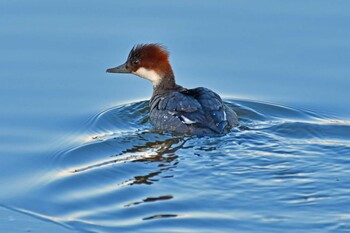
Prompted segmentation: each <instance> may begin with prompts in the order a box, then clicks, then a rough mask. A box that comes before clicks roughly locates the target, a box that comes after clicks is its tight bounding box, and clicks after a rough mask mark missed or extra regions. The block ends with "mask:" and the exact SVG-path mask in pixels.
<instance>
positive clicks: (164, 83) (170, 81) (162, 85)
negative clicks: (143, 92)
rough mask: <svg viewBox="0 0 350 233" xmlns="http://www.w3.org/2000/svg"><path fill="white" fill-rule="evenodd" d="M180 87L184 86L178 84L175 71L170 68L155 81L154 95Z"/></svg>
mask: <svg viewBox="0 0 350 233" xmlns="http://www.w3.org/2000/svg"><path fill="white" fill-rule="evenodd" d="M180 88H182V87H181V86H179V85H177V84H176V81H175V76H174V73H173V71H172V70H171V69H170V70H169V71H168V72H166V73H164V74H162V75H161V78H160V79H159V82H158V83H153V96H155V95H159V94H163V93H166V92H169V91H172V90H178V89H180Z"/></svg>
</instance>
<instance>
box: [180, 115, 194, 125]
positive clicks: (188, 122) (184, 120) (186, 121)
mask: <svg viewBox="0 0 350 233" xmlns="http://www.w3.org/2000/svg"><path fill="white" fill-rule="evenodd" d="M180 119H182V120H181V121H182V122H183V123H185V124H187V125H190V124H194V123H197V122H196V121H192V120H190V119H188V118H187V117H185V116H184V115H181V116H180Z"/></svg>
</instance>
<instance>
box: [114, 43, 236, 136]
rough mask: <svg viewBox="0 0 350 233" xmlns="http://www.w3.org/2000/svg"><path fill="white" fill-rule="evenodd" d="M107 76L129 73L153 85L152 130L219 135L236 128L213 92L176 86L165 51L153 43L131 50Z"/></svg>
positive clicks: (226, 110) (230, 112)
mask: <svg viewBox="0 0 350 233" xmlns="http://www.w3.org/2000/svg"><path fill="white" fill-rule="evenodd" d="M107 72H111V73H133V74H136V75H138V76H140V77H142V78H146V79H148V80H150V81H151V82H152V83H153V95H152V98H151V100H150V102H149V105H150V120H151V122H152V124H153V125H154V126H155V128H157V129H159V130H164V131H170V132H174V133H180V134H191V135H201V136H203V135H220V134H225V133H227V132H229V130H230V129H231V128H232V127H234V126H236V125H238V119H237V115H236V113H235V112H234V111H233V110H232V109H230V108H229V107H228V106H226V105H225V104H224V103H223V101H222V100H221V98H220V96H219V95H218V94H216V93H215V92H213V91H211V90H209V89H207V88H204V87H198V88H195V89H186V88H183V87H181V86H179V85H177V84H176V82H175V77H174V74H173V71H172V69H171V66H170V64H169V62H168V53H167V51H166V50H165V49H164V48H163V47H161V46H159V45H156V44H150V45H139V46H136V47H134V48H133V49H132V50H131V52H130V54H129V57H128V60H127V62H126V63H125V64H123V65H121V66H119V67H116V68H112V69H108V70H107Z"/></svg>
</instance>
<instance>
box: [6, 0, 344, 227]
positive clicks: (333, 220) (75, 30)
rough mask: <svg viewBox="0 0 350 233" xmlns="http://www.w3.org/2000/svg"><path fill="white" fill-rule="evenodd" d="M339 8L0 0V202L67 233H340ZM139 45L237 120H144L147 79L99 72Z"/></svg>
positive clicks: (256, 3) (341, 78) (312, 4)
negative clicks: (186, 125) (229, 123)
mask: <svg viewBox="0 0 350 233" xmlns="http://www.w3.org/2000/svg"><path fill="white" fill-rule="evenodd" d="M349 12H350V3H349V2H348V1H337V2H336V3H335V2H333V1H317V3H316V2H314V1H294V2H291V3H281V2H280V1H272V0H271V1H249V2H246V1H223V2H222V3H220V4H218V3H214V2H213V3H205V2H200V1H183V2H177V3H164V2H162V1H150V2H147V3H146V2H145V3H144V2H138V1H128V2H115V1H105V2H104V3H103V4H102V3H99V2H95V3H86V2H82V1H74V2H70V1H50V2H47V1H39V0H38V1H30V2H21V1H2V2H0V13H1V14H0V26H1V30H0V35H1V38H2V39H1V40H2V43H1V44H0V49H1V56H0V60H1V62H0V73H1V78H2V85H1V86H0V95H1V96H0V97H1V98H0V103H1V107H2V108H1V110H0V111H1V114H0V128H1V131H0V139H1V140H0V143H1V147H0V156H1V157H0V161H1V163H0V187H1V192H0V205H1V206H4V207H6V208H9V209H15V210H17V211H19V212H23V213H26V214H28V215H29V216H33V217H36V218H39V219H41V220H43V221H49V222H54V223H57V224H59V225H61V226H62V229H63V227H65V228H66V229H67V230H69V229H71V230H72V231H82V232H116V231H118V232H257V231H259V232H281V231H284V232H349V231H350V211H349V210H350V197H349V190H350V187H349V186H350V185H349V178H348V177H349V171H350V169H349V168H350V165H349V159H350V124H349V116H350V108H349V103H348V100H349V98H350V95H349V91H348V87H349V86H350V79H349V76H350V69H349V67H348V61H349V60H350V42H349V41H350V31H349V30H348V26H347V25H348V22H349V20H350V14H349ZM145 42H161V43H164V44H165V45H167V46H168V47H169V49H170V51H171V62H172V64H173V68H174V70H175V75H176V77H177V80H178V81H179V83H180V84H181V85H184V86H186V87H196V86H205V87H208V88H211V89H213V90H215V91H216V92H218V93H220V94H221V95H223V96H225V97H226V98H225V101H226V102H227V103H228V104H229V105H230V106H231V107H232V108H233V109H235V111H236V112H237V114H238V115H239V118H240V122H241V125H240V127H238V128H235V129H234V130H233V131H232V132H231V133H229V134H228V135H226V136H223V137H202V138H197V137H181V136H173V135H171V134H166V133H159V132H157V131H155V130H154V129H153V128H152V126H151V124H150V123H149V121H148V115H147V114H148V108H147V101H145V99H147V98H149V96H150V95H151V87H150V84H149V83H147V82H145V81H144V80H140V79H137V78H132V77H131V76H129V75H125V76H117V75H115V76H112V75H107V74H105V73H104V71H105V69H106V68H108V67H112V66H115V65H118V64H120V63H122V62H123V61H125V59H126V56H127V53H128V50H129V49H130V48H131V47H132V45H134V44H135V43H145ZM107 77H108V78H107ZM112 77H113V78H112ZM0 225H1V224H0ZM14 229H15V226H14ZM14 231H15V230H14Z"/></svg>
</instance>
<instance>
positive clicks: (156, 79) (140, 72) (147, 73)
mask: <svg viewBox="0 0 350 233" xmlns="http://www.w3.org/2000/svg"><path fill="white" fill-rule="evenodd" d="M132 73H133V74H135V75H137V76H139V77H141V78H144V79H148V80H150V81H151V82H152V85H153V86H154V87H156V86H158V84H159V83H160V81H161V79H162V77H160V75H159V74H158V73H157V72H155V71H154V70H148V69H146V68H143V67H140V68H138V69H137V70H136V71H135V72H132Z"/></svg>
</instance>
